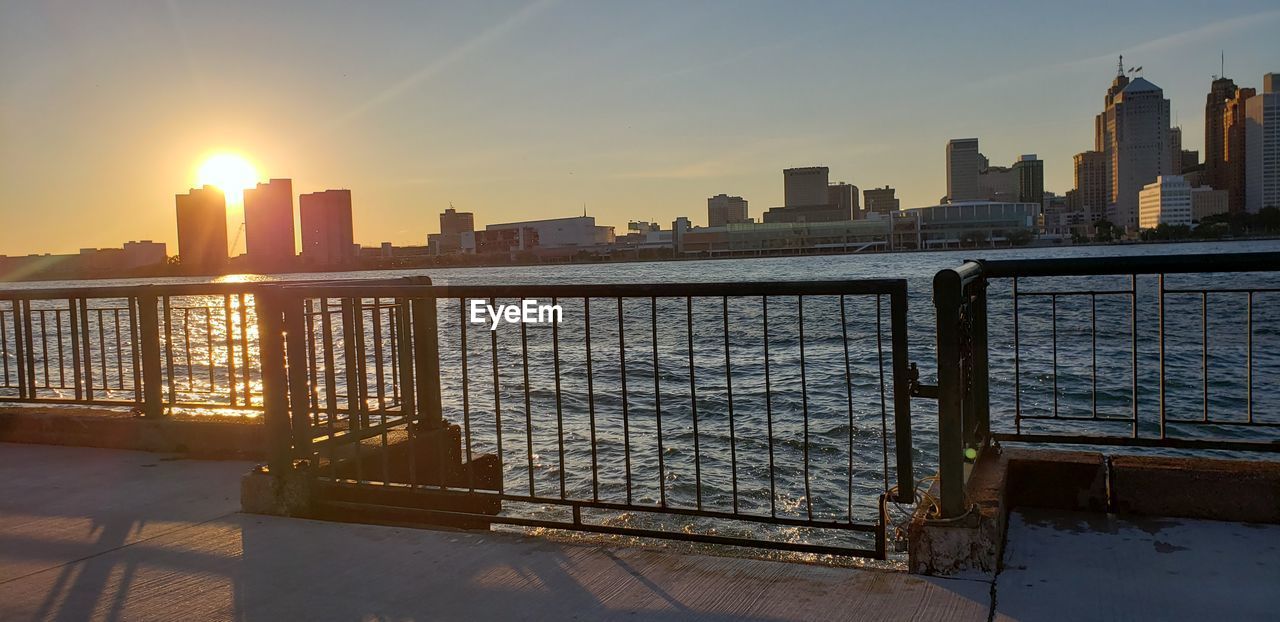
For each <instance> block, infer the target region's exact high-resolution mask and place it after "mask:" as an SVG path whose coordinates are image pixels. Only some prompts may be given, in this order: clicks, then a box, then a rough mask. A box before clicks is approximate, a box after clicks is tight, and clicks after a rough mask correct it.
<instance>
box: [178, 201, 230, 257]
mask: <svg viewBox="0 0 1280 622" xmlns="http://www.w3.org/2000/svg"><path fill="white" fill-rule="evenodd" d="M175 200H176V203H177V221H178V257H180V258H181V261H182V266H183V269H184V270H186V271H190V272H197V273H214V272H217V271H218V270H221V269H222V268H224V267H225V266H226V263H227V201H226V198H225V197H224V196H223V194H222V191H221V190H219V189H217V188H216V187H214V186H204V187H203V188H199V189H197V188H192V189H191V191H190V192H188V193H187V194H179V195H176V196H175Z"/></svg>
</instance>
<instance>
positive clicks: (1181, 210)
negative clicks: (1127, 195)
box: [1138, 78, 1191, 229]
mask: <svg viewBox="0 0 1280 622" xmlns="http://www.w3.org/2000/svg"><path fill="white" fill-rule="evenodd" d="M1139 79H1141V78H1139ZM1138 210H1139V214H1140V215H1139V226H1140V227H1142V228H1143V229H1154V228H1156V227H1157V226H1159V225H1187V226H1190V225H1191V184H1188V183H1187V182H1186V180H1185V179H1183V178H1182V177H1180V176H1178V175H1161V176H1159V177H1157V178H1156V180H1155V181H1153V182H1151V183H1149V184H1147V185H1145V186H1143V188H1142V190H1140V191H1139V192H1138Z"/></svg>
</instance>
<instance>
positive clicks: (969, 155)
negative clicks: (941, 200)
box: [946, 138, 987, 203]
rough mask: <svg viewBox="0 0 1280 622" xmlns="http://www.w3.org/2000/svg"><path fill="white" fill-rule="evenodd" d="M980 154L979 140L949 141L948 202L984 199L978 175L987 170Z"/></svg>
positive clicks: (956, 139) (959, 139)
mask: <svg viewBox="0 0 1280 622" xmlns="http://www.w3.org/2000/svg"><path fill="white" fill-rule="evenodd" d="M984 160H985V158H983V157H982V154H981V153H979V152H978V139H976V138H953V139H951V140H950V141H947V197H946V199H947V202H948V203H950V202H956V201H973V200H977V199H980V198H985V197H983V196H982V195H983V193H982V191H981V189H980V188H979V185H978V174H979V173H981V172H982V171H983V170H984V169H986V168H987V166H986V162H984Z"/></svg>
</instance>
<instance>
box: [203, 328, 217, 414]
mask: <svg viewBox="0 0 1280 622" xmlns="http://www.w3.org/2000/svg"><path fill="white" fill-rule="evenodd" d="M204 352H205V357H204V362H205V367H206V369H205V371H206V372H208V373H209V393H214V392H215V391H217V390H218V382H217V378H216V377H215V376H214V373H213V370H214V361H213V308H211V307H205V308H204Z"/></svg>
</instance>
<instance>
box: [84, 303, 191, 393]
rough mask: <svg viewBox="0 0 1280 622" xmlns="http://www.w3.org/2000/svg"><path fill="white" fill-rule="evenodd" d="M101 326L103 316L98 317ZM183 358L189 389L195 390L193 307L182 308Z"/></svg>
mask: <svg viewBox="0 0 1280 622" xmlns="http://www.w3.org/2000/svg"><path fill="white" fill-rule="evenodd" d="M98 322H99V327H101V322H102V318H101V317H99V318H98ZM182 358H183V360H184V361H185V362H186V366H187V390H188V391H195V387H196V377H195V374H194V373H193V372H192V368H191V308H190V307H183V308H182Z"/></svg>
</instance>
